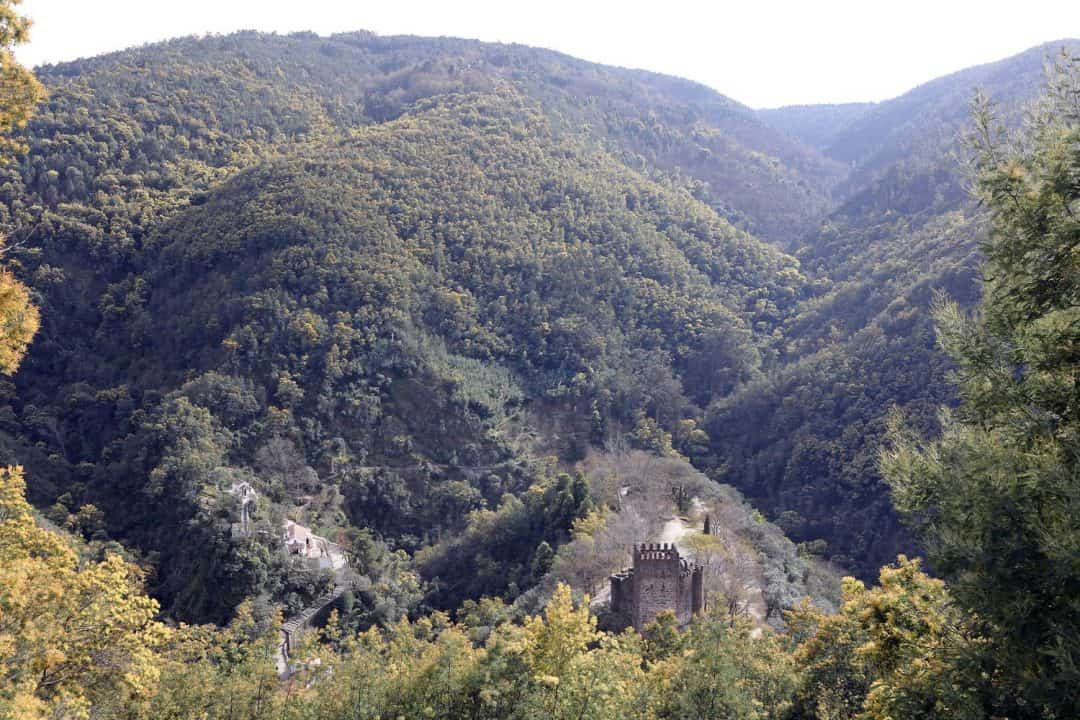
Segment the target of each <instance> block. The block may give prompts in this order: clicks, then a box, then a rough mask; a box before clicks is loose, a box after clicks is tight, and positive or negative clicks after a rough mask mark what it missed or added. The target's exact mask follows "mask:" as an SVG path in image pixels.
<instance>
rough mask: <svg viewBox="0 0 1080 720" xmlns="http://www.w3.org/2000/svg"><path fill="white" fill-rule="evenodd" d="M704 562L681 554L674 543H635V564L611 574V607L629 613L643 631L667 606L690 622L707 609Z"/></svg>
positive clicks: (680, 618) (681, 623) (637, 628)
mask: <svg viewBox="0 0 1080 720" xmlns="http://www.w3.org/2000/svg"><path fill="white" fill-rule="evenodd" d="M703 572H704V571H703V569H702V567H701V566H700V565H698V564H696V563H692V562H690V561H688V560H687V559H686V558H683V557H680V556H679V551H678V549H677V548H676V547H675V545H674V544H671V543H646V544H642V545H635V546H634V566H633V567H631V568H627V569H625V570H623V571H622V572H619V573H616V574H614V575H612V576H611V610H612V612H613V613H616V614H622V615H626V616H629V618H630V624H631V625H633V626H634V629H635V630H637V631H638V632H639V633H640V632H642V631H643V630H644V628H645V626H646V625H648V624H649V623H650V622H652V621H653V619H654V618H655V617H656V616H657V615H659V614H660V613H661V612H663V611H664V610H671V611H672V612H674V613H675V617H676V618H677V619H678V621H679V625H680V626H683V625H687V624H688V623H689V622H690V620H691V619H693V617H694V615H695V614H697V613H699V612H701V611H702V610H704V609H705V583H704V575H703Z"/></svg>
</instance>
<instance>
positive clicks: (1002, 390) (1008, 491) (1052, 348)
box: [882, 56, 1080, 718]
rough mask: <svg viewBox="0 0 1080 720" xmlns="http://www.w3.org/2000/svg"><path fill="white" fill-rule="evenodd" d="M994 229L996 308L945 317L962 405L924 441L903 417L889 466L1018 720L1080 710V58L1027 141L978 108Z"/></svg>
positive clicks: (984, 190) (1058, 70) (979, 162)
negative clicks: (984, 641)
mask: <svg viewBox="0 0 1080 720" xmlns="http://www.w3.org/2000/svg"><path fill="white" fill-rule="evenodd" d="M976 115H977V133H976V136H975V139H974V148H975V150H976V153H975V161H976V162H975V164H976V169H977V171H978V175H977V184H976V190H977V193H978V196H979V198H980V199H981V200H982V202H983V203H984V204H985V205H986V206H987V207H988V208H989V211H990V214H991V217H992V225H993V229H992V232H991V235H990V239H989V241H988V242H987V244H986V247H985V255H986V267H985V275H986V277H987V281H986V286H985V299H984V301H983V304H982V308H981V312H980V313H979V314H978V315H977V316H976V317H974V318H966V317H964V315H963V313H962V312H961V311H960V310H959V309H958V307H957V306H956V305H955V304H952V303H949V302H942V303H940V306H939V308H938V310H937V314H936V317H937V321H938V324H939V336H940V341H941V344H942V346H943V347H944V348H945V350H946V351H947V352H948V353H949V354H950V356H951V357H952V358H953V360H954V361H955V363H956V364H957V366H958V371H957V379H958V383H959V388H960V394H961V398H962V404H961V407H960V408H959V410H958V412H957V413H956V414H955V415H951V414H948V413H946V414H945V415H944V416H943V418H942V425H943V428H944V430H943V433H942V436H941V438H940V439H938V440H936V441H935V442H933V443H929V444H926V443H922V442H920V441H919V439H918V438H917V437H916V436H915V434H914V433H913V432H911V431H910V430H908V429H905V428H904V427H903V426H902V423H901V422H900V421H899V420H898V419H894V421H893V424H892V430H891V436H892V441H893V448H892V449H891V450H890V451H888V452H886V453H884V454H883V462H882V469H883V472H884V474H885V477H886V478H887V480H888V481H889V483H890V484H891V486H892V490H893V498H894V501H895V503H896V506H897V508H898V509H899V510H900V511H901V513H902V514H903V515H904V516H905V517H906V518H907V519H908V520H909V522H910V523H911V524H912V526H913V527H914V528H915V529H916V530H917V532H918V533H919V535H920V536H921V538H922V539H923V540H924V542H925V545H926V549H927V551H928V554H929V557H930V559H931V561H932V562H933V564H934V567H935V568H936V569H937V570H938V571H940V572H941V573H943V574H944V575H945V576H946V577H947V578H948V579H949V580H950V581H951V582H952V584H953V589H954V595H955V597H956V599H957V600H958V601H959V603H961V604H962V605H963V606H966V607H967V608H968V609H969V610H971V611H972V612H973V613H974V615H975V617H976V618H977V619H978V622H979V623H981V625H982V626H983V627H982V628H981V631H982V633H983V634H985V636H986V637H987V638H988V639H989V640H988V645H987V647H986V648H985V656H986V658H992V659H993V663H994V664H995V665H996V666H997V667H996V668H995V670H994V671H993V672H991V673H989V674H987V675H986V676H987V677H989V678H990V679H991V680H992V682H993V683H994V686H995V688H996V690H997V691H998V692H999V693H1000V696H1001V697H1000V700H999V703H1000V704H1001V706H1002V707H1001V708H1000V709H999V711H998V712H999V714H1003V715H1008V716H1009V717H1042V718H1074V717H1078V716H1080V696H1078V695H1077V693H1076V687H1077V686H1078V684H1080V669H1078V668H1080V62H1078V61H1077V59H1076V58H1070V57H1067V56H1065V57H1063V59H1062V60H1061V61H1060V62H1059V63H1058V64H1057V65H1056V67H1055V69H1054V71H1053V72H1052V73H1051V77H1050V82H1049V84H1048V93H1047V96H1046V99H1045V101H1044V102H1043V103H1042V104H1041V105H1040V106H1038V107H1037V108H1035V109H1034V110H1033V112H1032V114H1031V117H1030V120H1029V123H1028V126H1027V128H1026V132H1025V133H1024V135H1023V136H1022V137H1020V138H1016V139H1010V138H1006V137H1004V135H1003V133H1002V132H1001V130H1000V129H999V128H997V127H996V124H995V121H994V119H993V115H992V113H991V112H990V110H989V108H988V106H987V105H986V104H985V103H980V104H979V106H978V109H977V113H976Z"/></svg>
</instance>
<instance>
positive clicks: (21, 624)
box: [0, 468, 168, 718]
mask: <svg viewBox="0 0 1080 720" xmlns="http://www.w3.org/2000/svg"><path fill="white" fill-rule="evenodd" d="M24 490H25V483H24V481H23V477H22V469H21V468H7V469H6V470H3V471H0V608H2V610H0V717H11V716H14V717H19V718H37V717H41V718H45V717H73V718H84V717H89V716H90V708H91V707H94V708H96V710H97V712H99V713H102V714H105V711H106V709H108V708H116V707H123V706H125V704H130V706H132V707H134V706H137V705H138V704H139V703H141V702H144V701H146V700H148V699H149V698H150V697H152V695H153V693H154V691H155V689H156V683H157V680H158V676H159V669H158V660H157V656H156V650H157V648H158V647H160V646H161V644H162V643H163V642H164V640H165V639H166V638H167V637H168V630H167V629H166V628H165V627H164V626H163V625H161V624H160V623H157V622H155V621H154V617H155V615H157V612H158V604H157V602H156V601H155V600H152V599H151V598H148V597H146V596H145V595H144V594H143V593H142V584H141V576H140V573H139V571H138V570H137V569H136V568H134V567H133V566H131V565H129V564H128V563H126V562H125V561H124V560H123V559H122V558H121V557H120V556H118V555H112V554H110V555H107V556H106V557H105V559H104V560H102V561H100V562H94V563H86V564H83V565H81V566H80V564H79V562H78V556H77V554H76V552H75V550H74V549H73V548H72V547H71V545H70V544H69V543H68V542H67V541H66V540H65V539H64V538H62V537H61V536H59V535H58V534H56V533H53V532H51V531H49V530H45V529H43V528H40V527H37V525H36V524H35V522H34V518H33V514H32V512H31V508H30V505H29V504H28V503H27V502H26V500H25V499H24V497H23V493H24Z"/></svg>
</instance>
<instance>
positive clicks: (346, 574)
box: [276, 568, 357, 679]
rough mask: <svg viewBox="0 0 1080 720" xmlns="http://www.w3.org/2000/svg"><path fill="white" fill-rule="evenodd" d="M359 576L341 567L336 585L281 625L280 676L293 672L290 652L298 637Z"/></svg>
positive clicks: (278, 655)
mask: <svg viewBox="0 0 1080 720" xmlns="http://www.w3.org/2000/svg"><path fill="white" fill-rule="evenodd" d="M356 581H357V577H356V575H355V573H353V572H352V571H351V570H350V569H348V568H341V569H340V570H338V572H337V577H336V578H335V580H334V586H333V587H332V588H330V589H329V590H327V591H326V592H324V593H323V594H322V595H320V596H319V597H317V598H315V599H314V600H312V601H311V602H310V603H308V604H307V605H306V606H305V607H304V609H303V610H301V611H300V612H298V613H297V614H295V615H293V616H292V617H290V618H289V619H288V620H286V621H285V622H284V623H283V624H282V626H281V644H280V645H279V646H278V653H277V658H276V664H277V672H278V677H280V678H282V679H286V678H288V677H289V676H290V675H291V674H292V668H291V667H290V666H289V653H290V651H291V650H292V643H293V641H294V640H295V639H296V637H297V636H298V635H299V634H300V633H301V632H302V631H303V630H304V629H305V628H307V626H308V625H309V624H310V623H311V621H312V620H313V619H314V618H315V616H316V615H318V614H319V613H320V612H321V611H322V610H323V609H324V608H326V607H327V606H328V605H331V604H333V603H334V602H335V601H336V600H337V599H338V598H339V597H341V596H342V595H344V594H345V591H346V590H350V589H352V588H354V587H355V586H356Z"/></svg>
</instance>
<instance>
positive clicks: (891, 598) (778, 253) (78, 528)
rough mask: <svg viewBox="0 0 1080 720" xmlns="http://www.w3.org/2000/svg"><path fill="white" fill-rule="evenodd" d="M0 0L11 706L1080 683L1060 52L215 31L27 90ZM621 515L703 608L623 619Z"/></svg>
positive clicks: (166, 709) (261, 713)
mask: <svg viewBox="0 0 1080 720" xmlns="http://www.w3.org/2000/svg"><path fill="white" fill-rule="evenodd" d="M14 5H17V2H14V0H0V60H3V62H2V63H0V75H3V78H4V82H3V83H0V94H2V95H3V96H4V97H3V98H0V100H2V101H3V102H0V133H11V134H10V135H9V136H6V137H5V139H4V140H3V141H2V142H0V151H2V152H3V153H5V154H6V155H9V156H10V155H13V154H14V153H15V151H16V150H18V151H20V152H22V151H24V152H23V154H20V155H17V156H15V157H11V159H10V161H9V162H7V163H5V164H2V165H0V200H2V203H0V208H2V210H0V215H2V217H0V221H3V222H4V223H5V226H6V227H8V228H10V239H9V243H10V244H9V245H7V246H6V247H5V248H4V252H3V253H0V260H2V263H3V265H4V266H3V268H2V269H0V330H2V332H0V370H2V371H3V372H4V373H5V374H6V375H8V376H11V377H10V380H7V381H5V382H4V383H3V385H2V398H0V400H2V402H0V448H2V452H3V460H4V461H5V462H6V463H8V465H7V467H4V468H2V469H0V718H13V719H14V718H18V719H19V720H23V719H24V718H25V719H27V720H45V719H46V718H49V719H51V720H56V719H58V718H73V719H78V720H91V719H97V718H102V719H111V718H126V719H127V720H134V719H138V718H177V719H181V718H184V719H186V718H201V719H202V720H211V719H213V718H222V719H225V718H228V719H229V720H233V719H234V718H240V717H244V718H285V719H289V718H295V719H296V720H300V719H301V718H304V719H307V720H311V719H316V718H341V717H354V718H372V719H373V720H374V719H375V718H387V717H395V718H396V717H400V718H406V717H408V718H412V717H439V718H474V719H475V718H521V719H523V720H524V719H526V718H528V719H532V718H567V719H568V720H569V718H576V719H577V720H583V719H585V718H595V719H596V720H608V719H613V718H620V719H622V718H641V719H642V720H645V719H648V720H653V719H656V720H660V719H662V718H663V719H666V718H693V717H700V718H717V719H728V718H731V719H732V720H734V719H735V718H740V719H745V718H752V719H753V718H762V719H764V718H773V719H776V720H826V719H832V720H835V719H839V718H847V719H851V720H895V719H896V718H921V717H943V718H972V719H974V718H1008V719H1010V720H1029V719H1030V720H1035V719H1036V718H1038V719H1040V720H1069V719H1071V718H1075V717H1077V715H1078V714H1080V707H1078V700H1077V697H1076V693H1075V688H1076V686H1077V683H1078V682H1080V677H1078V673H1077V670H1076V668H1077V664H1078V662H1080V641H1078V639H1077V638H1080V612H1078V608H1077V603H1076V597H1077V596H1078V592H1080V572H1078V568H1077V558H1080V527H1078V518H1080V514H1078V513H1077V512H1076V504H1077V502H1078V498H1080V488H1078V487H1077V478H1078V476H1077V472H1076V468H1077V467H1078V461H1080V440H1078V438H1080V433H1078V432H1077V430H1078V428H1080V395H1078V387H1080V385H1078V383H1077V367H1078V366H1080V355H1078V350H1077V348H1080V332H1078V330H1077V328H1078V327H1080V313H1078V310H1077V308H1078V307H1080V285H1078V282H1077V278H1078V277H1080V272H1078V270H1080V267H1078V263H1077V253H1076V246H1077V243H1078V238H1080V223H1078V221H1077V217H1078V204H1080V183H1077V177H1078V176H1080V153H1078V148H1080V61H1078V60H1076V59H1073V58H1071V57H1069V56H1067V55H1066V56H1063V57H1062V58H1060V59H1059V60H1058V62H1057V64H1056V65H1055V66H1054V67H1052V68H1050V69H1049V72H1048V74H1047V83H1046V85H1045V87H1044V90H1045V95H1044V96H1043V98H1042V99H1041V100H1040V101H1039V102H1038V103H1036V104H1034V105H1030V106H1029V105H1028V104H1027V102H1028V101H1029V100H1034V98H1035V97H1036V95H1037V94H1038V93H1039V84H1038V82H1037V80H1036V60H1038V59H1039V58H1040V57H1041V56H1042V55H1043V54H1045V51H1046V48H1036V49H1034V50H1032V51H1030V52H1028V53H1025V54H1022V55H1020V56H1017V57H1016V58H1012V59H1009V60H1006V61H1002V62H1001V63H998V64H994V65H991V66H985V67H982V68H975V69H972V70H970V71H965V72H963V73H959V74H957V75H954V76H950V77H948V78H943V79H941V80H938V81H934V82H932V83H929V84H927V85H926V86H923V87H920V88H917V89H916V90H914V91H912V93H909V94H908V95H905V96H903V97H901V98H898V99H896V100H893V101H889V102H886V103H880V104H877V105H874V106H873V107H847V106H845V107H842V108H822V107H807V108H796V109H786V110H783V109H782V110H780V111H775V112H772V113H769V112H764V113H760V114H757V113H754V112H753V111H750V110H749V109H747V108H744V107H742V106H740V105H738V104H737V103H734V102H733V101H731V100H729V99H727V98H724V97H723V96H720V95H718V94H716V93H714V92H712V91H710V90H708V89H706V88H703V87H701V86H698V85H694V84H692V83H688V82H685V81H682V80H678V79H674V78H667V77H663V76H658V75H652V74H649V73H644V72H640V71H629V70H621V69H616V68H607V67H602V66H597V65H593V64H589V63H585V62H582V61H577V60H574V59H572V58H568V57H566V56H562V55H558V54H556V53H551V52H547V51H539V50H532V49H529V48H522V47H518V46H503V45H492V44H483V43H479V42H473V41H459V40H453V39H439V40H428V39H422V38H404V37H398V38H379V37H377V36H374V35H371V34H368V33H354V34H349V35H341V36H334V37H331V38H320V37H317V36H315V35H311V34H297V35H291V36H288V37H280V36H274V35H261V34H256V33H240V34H237V35H233V36H228V37H209V38H203V39H182V40H177V41H171V42H168V43H162V44H158V45H153V46H147V47H144V48H141V49H138V50H132V51H126V52H123V53H117V54H113V55H110V56H105V57H103V58H97V59H92V60H86V61H79V62H75V63H69V64H65V65H61V66H57V67H50V68H45V69H43V71H42V73H41V75H42V78H43V79H44V81H45V84H46V85H47V86H48V87H49V89H50V95H49V99H48V100H47V101H46V102H45V103H44V104H42V105H41V107H40V111H39V113H38V114H37V116H36V119H35V120H33V121H32V122H30V123H29V124H27V123H26V120H27V118H28V117H29V115H30V113H31V111H32V110H33V109H34V106H35V104H36V103H37V101H38V100H39V99H40V91H39V88H38V87H37V85H36V82H35V81H34V79H33V78H32V76H31V75H30V74H29V73H28V72H27V71H25V69H23V68H21V67H20V66H19V65H18V63H16V62H15V61H14V60H13V58H12V56H11V48H12V46H13V45H15V44H17V43H19V42H23V41H25V39H26V30H27V23H26V21H25V20H24V19H23V18H21V17H19V16H18V15H17V13H16V12H15V10H14V9H13V8H14ZM1059 45H1060V44H1059ZM975 82H977V83H980V84H982V85H984V86H985V88H986V89H987V90H988V91H989V92H991V93H992V94H995V95H997V96H998V97H999V103H998V105H997V106H996V107H993V106H989V105H987V104H985V103H982V102H979V103H977V104H976V112H975V114H974V117H973V118H972V117H971V116H970V115H968V114H967V113H968V112H969V110H968V108H967V107H966V106H967V104H968V98H969V97H970V96H969V95H967V94H966V93H967V91H966V90H965V88H964V86H965V84H967V83H975ZM1025 111H1026V112H1025ZM770 119H771V122H773V123H774V124H776V125H777V126H780V127H782V128H783V129H782V130H778V129H773V128H772V127H770V126H769V124H768V121H769V120H770ZM1022 120H1023V122H1022ZM963 128H971V129H972V130H973V135H972V136H971V139H970V140H969V141H968V144H967V145H962V144H961V142H962V141H961V136H962V130H963ZM11 131H15V132H13V133H12V132H11ZM800 138H801V139H800ZM812 146H817V148H818V149H814V147H812ZM821 148H824V154H823V153H821V152H819V149H821ZM964 153H967V157H969V158H970V170H971V172H972V175H971V176H970V177H969V178H965V177H964V176H963V175H962V174H961V173H960V164H959V161H958V158H959V157H961V156H962V155H963V154H964ZM969 182H970V183H972V184H973V186H974V189H975V190H976V197H977V201H978V203H976V201H974V200H972V199H971V198H969V197H968V195H967V188H966V185H967V183H969ZM787 250H791V251H792V254H789V253H788V252H787ZM31 340H33V343H32V344H31ZM16 370H18V373H17V374H15V373H16ZM24 466H25V468H24ZM722 481H728V482H730V483H732V485H737V486H738V487H739V488H741V489H742V490H743V491H744V492H745V497H749V498H750V500H751V501H752V502H753V503H754V505H755V506H756V507H759V508H761V509H762V511H764V514H763V512H761V511H759V510H755V509H753V507H752V506H751V505H750V504H748V503H747V502H746V500H744V494H743V493H742V492H740V490H739V489H736V488H735V487H732V486H729V485H723V484H721V482H722ZM890 500H891V502H890ZM35 506H36V507H35ZM766 515H767V516H768V517H771V518H773V519H774V520H775V521H776V524H772V523H770V522H769V521H768V520H767V518H766ZM286 519H291V520H294V521H297V522H298V523H301V524H302V525H303V526H306V528H310V529H311V530H312V531H314V533H316V536H315V538H314V542H312V540H313V538H312V537H311V535H310V534H308V531H307V529H306V528H305V527H301V528H299V529H298V528H297V527H296V526H295V525H292V526H289V527H290V528H291V529H290V531H289V532H292V533H298V534H297V535H295V537H301V536H306V537H307V541H306V543H307V544H306V545H305V544H304V543H303V541H301V543H300V544H301V548H302V549H303V550H304V553H305V559H303V560H302V559H301V557H300V556H299V555H298V554H296V553H294V552H292V551H289V550H287V549H286V545H287V542H288V540H289V538H290V535H288V534H287V533H286V532H285V531H284V529H283V528H284V523H285V521H286ZM901 522H902V523H903V526H901ZM785 532H786V533H787V534H788V535H789V536H790V538H789V537H786V536H785ZM320 536H321V537H320ZM324 538H325V539H326V540H329V541H330V542H326V541H325V540H324ZM654 540H659V541H661V542H671V541H673V542H676V543H677V544H678V545H679V547H680V549H681V550H682V551H683V552H684V553H685V554H688V555H690V556H692V557H693V558H694V560H695V561H696V562H699V563H701V564H703V565H704V566H705V567H706V575H707V579H706V581H705V583H706V589H707V590H708V593H709V594H708V605H709V606H708V609H707V611H706V612H703V613H700V614H698V615H697V616H696V617H695V618H694V619H693V620H692V621H691V622H689V624H688V625H687V626H686V627H681V628H680V627H679V621H678V620H677V619H676V616H675V615H674V614H673V613H671V612H664V613H661V614H660V615H658V616H657V617H656V619H655V620H654V621H653V622H652V623H650V624H649V625H648V626H647V627H646V628H645V629H644V632H643V633H641V634H640V635H639V634H637V633H635V632H633V631H632V630H624V629H623V628H624V626H625V624H626V623H625V618H620V617H617V616H616V613H614V612H612V609H611V605H610V604H609V603H607V602H606V601H605V598H604V594H605V592H607V590H608V588H609V587H610V586H609V584H608V576H609V573H611V572H612V571H613V570H616V569H618V568H619V567H621V566H623V565H624V564H625V562H626V560H627V555H628V550H629V549H630V548H631V547H632V546H633V545H634V544H635V543H637V542H642V541H650V542H651V541H654ZM331 543H332V544H331ZM320 547H321V548H322V555H321V557H320V558H318V559H317V560H315V562H310V560H312V559H313V558H312V557H311V556H310V555H308V554H307V553H308V552H309V551H311V550H315V551H316V554H318V551H319V548H320ZM906 547H918V548H919V549H921V551H924V552H925V553H926V555H927V558H928V561H929V562H930V563H931V566H930V569H931V570H932V571H933V572H934V573H936V574H937V575H938V576H939V577H933V576H932V575H930V574H927V572H926V571H925V570H924V567H923V565H922V562H921V561H920V560H919V559H908V557H907V556H905V555H903V554H901V555H899V557H896V556H895V552H896V550H897V549H899V548H906ZM331 548H332V552H331ZM820 556H826V557H829V558H831V559H832V560H834V561H836V562H837V563H840V564H842V565H844V566H845V567H847V568H849V569H852V570H854V571H856V572H858V574H860V575H861V576H862V577H863V580H858V579H855V578H852V577H847V578H844V579H843V580H842V581H839V582H838V581H837V577H836V573H835V572H834V571H833V570H832V568H831V567H830V566H829V565H828V564H827V563H824V562H821V560H820V559H819V558H820ZM332 557H334V558H339V559H341V561H342V563H347V565H348V567H347V568H345V567H342V566H340V565H338V566H336V567H339V568H340V569H339V570H337V571H336V572H334V571H331V570H330V569H327V567H326V566H327V565H331V563H330V560H331V558H332ZM324 561H325V562H324ZM318 567H322V568H323V569H316V568H318ZM870 579H874V580H876V584H874V585H873V586H870V587H868V586H867V584H865V582H864V581H866V580H870ZM664 591H665V589H664V586H663V585H661V592H664ZM308 619H310V620H312V621H313V623H314V624H315V625H318V626H320V628H321V629H320V630H319V632H318V633H313V632H309V633H306V634H305V633H304V632H302V631H301V621H304V622H306V621H307V620H308ZM189 623H190V624H189Z"/></svg>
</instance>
